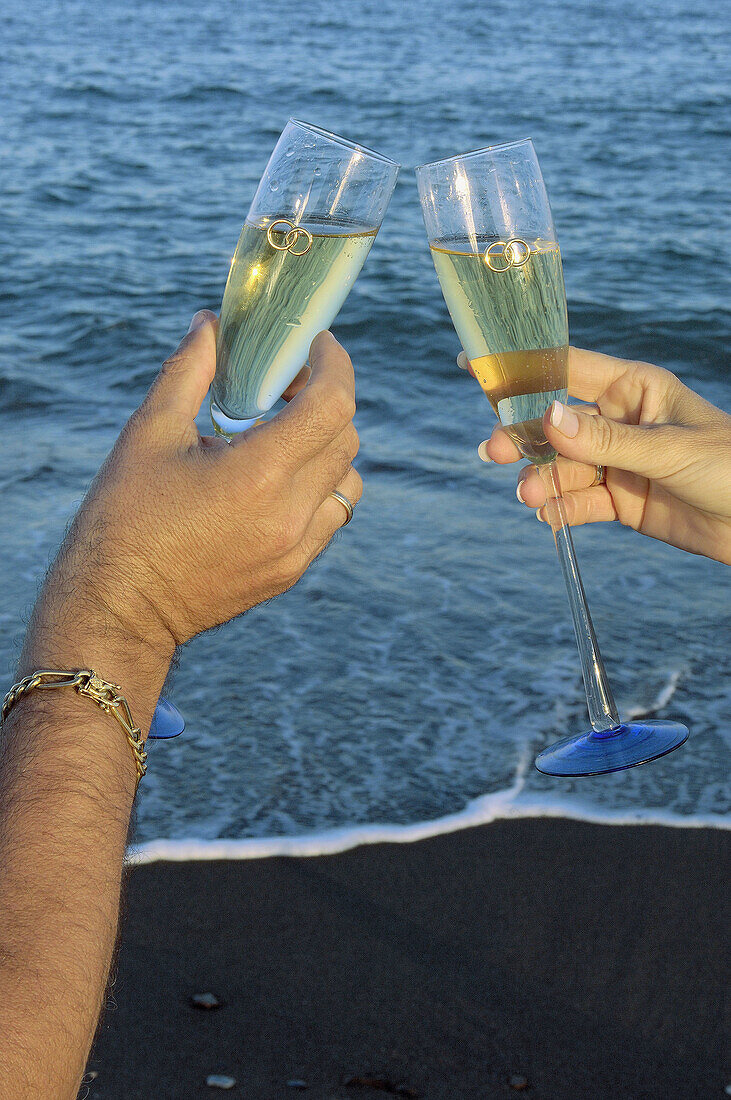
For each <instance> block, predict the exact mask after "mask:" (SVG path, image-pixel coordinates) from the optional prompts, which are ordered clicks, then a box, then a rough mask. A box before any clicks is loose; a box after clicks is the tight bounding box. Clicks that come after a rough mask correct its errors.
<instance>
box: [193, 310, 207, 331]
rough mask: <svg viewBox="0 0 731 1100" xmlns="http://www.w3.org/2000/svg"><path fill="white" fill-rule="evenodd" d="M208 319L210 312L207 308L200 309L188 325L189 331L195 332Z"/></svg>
mask: <svg viewBox="0 0 731 1100" xmlns="http://www.w3.org/2000/svg"><path fill="white" fill-rule="evenodd" d="M207 320H208V314H207V313H206V312H205V310H202V309H199V310H198V312H197V313H194V314H193V317H192V318H191V322H190V324H189V325H188V332H195V330H196V329H197V328H201V327H202V326H203V325H205V323H206V321H207Z"/></svg>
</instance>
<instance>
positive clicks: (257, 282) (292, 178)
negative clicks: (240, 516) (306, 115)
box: [149, 118, 399, 738]
mask: <svg viewBox="0 0 731 1100" xmlns="http://www.w3.org/2000/svg"><path fill="white" fill-rule="evenodd" d="M398 170H399V165H398V164H396V163H395V162H394V161H392V160H389V159H388V157H384V156H382V155H381V154H380V153H375V152H373V151H372V150H370V149H366V148H365V147H364V146H362V145H356V144H355V143H354V142H352V141H347V140H346V139H345V138H341V137H337V135H335V134H331V133H328V132H327V131H326V130H321V129H320V128H319V127H318V126H310V125H308V124H307V123H305V122H299V121H298V120H297V119H294V118H291V119H290V120H289V122H288V123H287V125H286V126H285V128H284V130H283V131H282V134H281V136H280V138H279V141H278V142H277V144H276V146H275V148H274V152H273V153H272V155H271V157H270V159H269V163H268V164H267V167H266V170H265V172H264V175H263V176H262V178H261V182H260V183H259V187H258V189H257V192H256V194H255V196H254V201H253V203H252V204H251V209H250V210H249V213H248V215H247V218H246V223H245V225H244V227H243V229H242V232H241V236H240V238H239V243H238V245H237V246H236V251H235V253H234V257H233V260H232V261H231V269H230V271H229V276H228V282H227V283H226V289H225V291H224V295H223V303H222V305H221V317H220V321H219V325H218V341H217V347H216V375H215V378H214V380H213V385H212V387H211V419H212V420H213V427H214V429H215V431H216V432H217V433H218V434H219V435H222V436H223V437H224V438H226V439H228V440H229V441H230V440H231V438H232V437H233V436H234V435H235V434H237V433H238V432H242V431H245V430H246V428H249V427H250V426H251V425H252V424H255V423H256V422H257V420H259V419H260V418H261V417H262V416H263V415H264V414H265V413H266V412H267V411H268V410H269V409H270V408H271V406H272V405H273V404H274V403H275V401H276V400H277V398H279V397H280V396H281V395H282V393H284V391H285V390H286V388H287V386H289V384H290V382H292V380H293V379H294V378H295V376H296V375H297V374H298V373H299V371H300V369H301V368H302V364H303V363H304V362H305V360H306V359H307V354H308V351H309V347H310V344H311V343H312V341H313V339H314V338H315V336H316V335H317V333H318V332H320V331H321V330H322V329H326V328H329V326H330V325H331V324H332V322H333V320H334V319H335V317H336V315H337V313H338V311H339V309H340V307H341V306H342V304H343V302H344V301H345V299H346V298H347V296H348V293H349V291H350V288H351V287H352V285H353V283H354V282H355V280H356V278H357V276H358V273H359V271H360V269H361V267H362V266H363V262H364V260H365V258H366V256H367V255H368V252H369V251H370V247H371V245H372V244H373V241H374V240H375V237H376V233H377V232H378V229H379V228H380V225H381V222H382V220H383V215H384V214H385V212H386V207H387V206H388V203H389V199H390V198H391V194H392V192H393V189H394V187H395V185H396V177H397V176H398ZM184 727H185V722H184V721H183V718H182V716H181V714H180V712H179V711H178V710H177V708H176V707H174V706H173V704H172V703H171V702H170V701H169V700H167V699H164V698H161V699H160V700H159V702H158V705H157V708H156V710H155V715H154V718H153V721H152V726H151V729H150V734H149V736H150V737H152V738H167V737H175V736H176V735H177V734H179V733H181V732H182V731H183V729H184Z"/></svg>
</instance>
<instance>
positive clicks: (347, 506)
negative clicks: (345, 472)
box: [330, 489, 353, 527]
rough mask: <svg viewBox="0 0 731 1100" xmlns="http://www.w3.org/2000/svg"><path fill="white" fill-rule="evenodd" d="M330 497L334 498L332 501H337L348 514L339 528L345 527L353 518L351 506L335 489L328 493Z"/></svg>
mask: <svg viewBox="0 0 731 1100" xmlns="http://www.w3.org/2000/svg"><path fill="white" fill-rule="evenodd" d="M330 496H331V497H334V499H335V500H337V501H338V503H339V504H342V506H343V508H344V509H345V511H346V512H347V513H348V514H347V517H346V520H345V523H342V524H341V525H340V526H341V527H347V526H348V524H349V523H350V521H351V519H352V518H353V505H352V504H351V503H350V501H349V500H348V498H347V497H346V496H343V494H342V493H339V492H338V491H337V489H333V491H332V492H331V493H330Z"/></svg>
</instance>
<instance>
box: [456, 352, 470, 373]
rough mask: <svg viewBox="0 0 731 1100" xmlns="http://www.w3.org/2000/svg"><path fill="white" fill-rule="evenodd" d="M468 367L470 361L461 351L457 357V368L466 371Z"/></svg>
mask: <svg viewBox="0 0 731 1100" xmlns="http://www.w3.org/2000/svg"><path fill="white" fill-rule="evenodd" d="M469 365H470V361H469V359H468V358H467V356H466V355H465V353H464V352H463V351H461V352H460V353H459V355H458V356H457V366H458V367H459V369H460V370H467V368H468V367H469Z"/></svg>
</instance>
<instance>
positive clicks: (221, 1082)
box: [206, 1073, 236, 1089]
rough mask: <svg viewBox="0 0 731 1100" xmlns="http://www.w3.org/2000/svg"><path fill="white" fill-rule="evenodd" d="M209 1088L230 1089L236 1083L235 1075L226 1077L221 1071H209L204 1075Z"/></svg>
mask: <svg viewBox="0 0 731 1100" xmlns="http://www.w3.org/2000/svg"><path fill="white" fill-rule="evenodd" d="M206 1084H207V1085H208V1087H209V1089H232V1088H233V1087H234V1085H235V1084H236V1078H235V1077H226V1076H225V1075H224V1074H223V1073H209V1075H208V1077H206Z"/></svg>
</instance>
